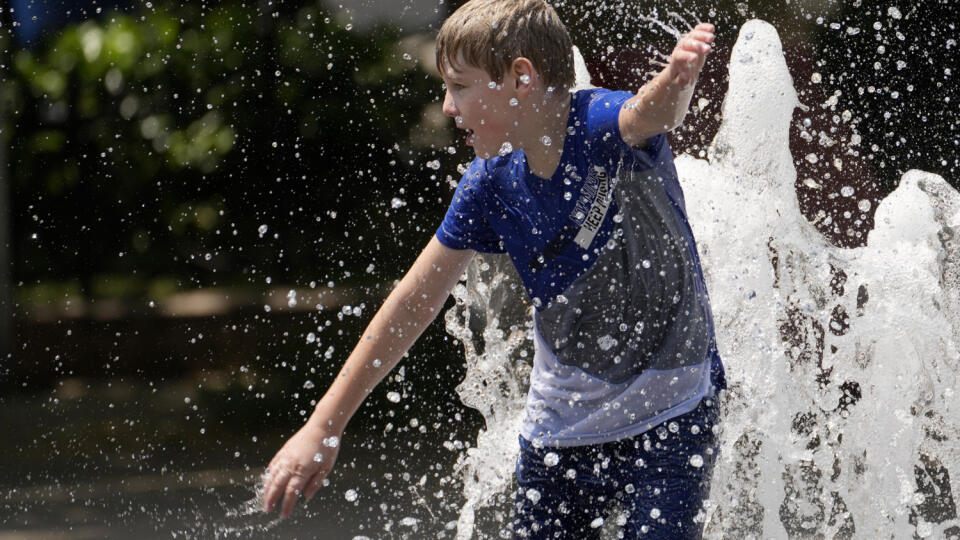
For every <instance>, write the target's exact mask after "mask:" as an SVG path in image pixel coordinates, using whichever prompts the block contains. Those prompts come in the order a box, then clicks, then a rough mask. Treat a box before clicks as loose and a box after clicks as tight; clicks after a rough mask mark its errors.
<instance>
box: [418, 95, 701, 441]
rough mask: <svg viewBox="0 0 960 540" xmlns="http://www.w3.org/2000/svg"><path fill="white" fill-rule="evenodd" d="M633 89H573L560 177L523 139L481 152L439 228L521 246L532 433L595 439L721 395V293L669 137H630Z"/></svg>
mask: <svg viewBox="0 0 960 540" xmlns="http://www.w3.org/2000/svg"><path fill="white" fill-rule="evenodd" d="M630 97H632V95H631V94H630V93H628V92H611V91H609V90H604V89H592V90H584V91H580V92H577V93H576V94H574V95H572V97H571V100H572V102H571V111H570V116H569V119H568V122H567V135H566V137H565V139H564V143H563V153H562V155H561V159H560V164H559V166H558V167H557V170H556V171H555V172H554V174H553V176H552V177H551V178H549V179H546V178H540V177H538V176H536V175H534V174H533V173H531V172H530V170H529V169H528V167H527V161H526V156H525V155H524V153H523V151H522V150H518V151H515V152H512V153H510V154H507V155H505V156H499V157H495V158H491V159H487V160H483V159H479V158H478V159H476V160H474V161H473V162H472V163H471V164H470V167H469V168H468V169H467V171H466V172H465V174H464V176H463V179H462V180H461V181H460V184H459V186H458V187H457V191H456V193H455V194H454V197H453V202H452V203H451V205H450V208H449V210H448V211H447V214H446V216H445V218H444V220H443V222H442V223H441V225H440V227H439V229H438V230H437V238H438V239H439V240H440V242H441V243H443V244H444V245H446V246H448V247H450V248H453V249H473V250H476V251H479V252H488V253H490V252H494V253H503V252H506V253H508V254H509V256H510V258H511V260H512V261H513V263H514V265H515V266H516V268H517V271H518V273H519V274H520V277H521V279H522V281H523V284H524V286H525V288H526V290H527V293H528V295H529V296H530V298H531V299H532V301H533V304H534V306H535V313H534V328H535V355H534V369H533V372H532V375H531V389H530V395H529V397H528V402H527V417H526V421H525V424H524V427H523V430H522V434H523V435H524V436H525V437H527V438H536V439H539V440H541V441H542V442H544V443H545V444H553V445H558V446H573V445H581V444H594V443H601V442H608V441H611V440H616V439H620V438H623V437H626V436H632V435H635V434H638V433H641V432H643V431H645V430H646V429H648V428H649V427H650V426H653V425H656V424H658V423H660V422H662V421H664V420H667V419H669V418H671V417H673V416H677V415H680V414H683V413H685V412H688V411H690V410H692V409H693V408H694V407H695V406H696V405H697V403H698V402H699V401H700V399H701V398H702V397H703V396H705V395H708V394H710V393H711V392H712V388H711V386H710V384H709V367H710V364H711V361H712V359H713V358H714V357H716V347H715V344H714V337H713V334H714V332H713V323H712V316H711V313H710V306H709V299H708V297H707V292H706V286H705V284H704V281H703V275H702V271H701V269H700V262H699V258H698V256H697V252H696V245H695V243H694V239H693V234H692V232H691V230H690V227H689V224H688V223H687V219H686V213H685V208H684V201H683V193H682V190H681V189H680V184H679V182H678V181H677V173H676V169H675V168H674V165H673V154H672V152H671V150H670V147H669V144H668V143H667V140H666V136H665V135H663V134H661V135H658V136H656V137H653V138H651V139H650V140H649V141H647V143H646V145H645V146H644V147H643V148H633V147H630V146H629V145H627V144H626V143H625V142H624V141H623V139H622V138H621V136H620V131H619V123H618V116H619V112H620V108H621V107H622V106H623V104H624V102H625V101H626V100H627V99H629V98H630Z"/></svg>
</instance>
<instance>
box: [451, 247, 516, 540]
mask: <svg viewBox="0 0 960 540" xmlns="http://www.w3.org/2000/svg"><path fill="white" fill-rule="evenodd" d="M466 283H467V284H469V287H468V286H467V285H466V284H464V283H460V284H457V286H456V287H455V288H454V290H453V297H454V299H456V306H454V307H453V308H451V309H450V310H449V311H447V313H446V315H445V317H446V325H447V326H446V328H447V331H448V332H449V333H450V334H452V335H453V336H454V337H456V338H457V339H458V340H460V341H461V342H462V343H463V346H464V352H465V355H466V363H467V373H466V375H465V376H464V380H463V382H462V383H461V384H460V385H459V386H458V387H457V393H458V394H459V395H460V399H461V400H462V401H463V403H464V404H466V405H468V406H470V407H473V408H475V409H477V410H478V411H480V413H481V414H482V415H483V418H484V420H485V421H486V429H482V430H481V431H480V433H479V434H478V435H477V444H476V446H475V447H473V448H469V449H467V451H466V452H465V453H464V454H463V455H461V457H460V459H459V460H458V461H457V464H456V466H455V471H456V472H457V473H458V474H460V475H461V477H462V478H463V494H464V497H465V499H466V501H465V503H464V505H463V508H462V510H461V512H460V517H459V520H458V521H457V538H458V539H468V538H471V537H472V535H473V531H474V526H475V523H476V513H477V511H478V510H480V509H482V508H486V507H490V506H495V505H497V504H498V503H501V502H503V501H502V498H503V494H504V493H506V492H508V490H509V489H510V487H511V485H512V482H513V471H514V467H515V465H516V457H517V454H518V452H519V451H520V446H519V442H518V440H517V433H519V431H520V424H521V422H522V420H523V409H524V404H525V401H526V392H527V387H526V385H525V381H526V380H527V379H528V377H529V366H528V365H527V364H526V363H524V362H522V361H519V360H520V357H521V355H524V353H525V352H526V351H525V350H524V349H523V345H524V344H525V342H526V341H527V333H528V332H530V331H531V330H530V328H529V327H528V323H527V322H526V321H528V320H529V319H530V317H529V316H527V314H526V309H525V308H524V306H523V304H522V302H520V301H519V297H520V296H519V295H520V291H522V286H521V282H520V278H519V276H517V275H516V271H515V270H513V266H512V263H511V262H510V260H509V259H508V258H507V257H506V256H504V255H478V256H476V257H475V258H474V260H473V261H472V262H471V263H470V266H469V267H468V269H467V279H466ZM527 354H528V353H527ZM499 512H501V513H502V510H500V511H499ZM498 517H499V519H497V521H499V522H500V523H505V522H507V521H509V520H507V519H505V518H504V516H498Z"/></svg>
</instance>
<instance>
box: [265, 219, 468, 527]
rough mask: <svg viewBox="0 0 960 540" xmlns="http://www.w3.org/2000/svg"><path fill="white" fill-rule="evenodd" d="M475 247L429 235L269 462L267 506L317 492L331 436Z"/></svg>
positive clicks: (433, 310)
mask: <svg viewBox="0 0 960 540" xmlns="http://www.w3.org/2000/svg"><path fill="white" fill-rule="evenodd" d="M474 253H475V252H474V251H472V250H455V249H450V248H448V247H446V246H444V245H443V244H441V243H440V241H439V240H437V237H436V236H434V237H433V238H432V239H431V240H430V242H429V243H428V244H427V247H426V248H424V250H423V252H422V253H421V254H420V256H419V257H418V258H417V260H416V261H415V262H414V263H413V266H411V267H410V270H409V271H408V272H407V274H406V275H405V276H404V277H403V279H402V280H400V283H399V284H397V286H396V288H394V289H393V291H392V292H391V293H390V295H389V296H388V297H387V299H386V300H385V301H384V303H383V305H382V306H381V307H380V309H379V310H378V311H377V314H376V315H374V317H373V320H371V321H370V324H369V325H368V326H367V328H366V330H364V332H363V336H362V337H361V338H360V342H359V343H357V346H356V347H355V348H354V349H353V352H352V353H351V354H350V356H349V357H348V358H347V360H346V362H345V363H344V365H343V368H342V369H341V370H340V374H339V375H337V378H336V379H335V380H334V382H333V383H332V384H331V385H330V388H329V389H328V390H327V393H326V394H324V396H323V398H321V400H320V402H319V403H317V406H316V408H315V409H314V412H313V414H312V415H311V416H310V418H309V419H308V420H307V422H306V423H305V424H304V426H303V427H302V428H300V430H299V431H298V432H297V433H295V434H294V435H293V436H292V437H290V439H289V440H288V441H287V442H286V444H284V445H283V447H282V448H281V449H280V451H279V452H277V455H276V456H274V458H273V459H272V460H271V461H270V465H269V466H268V467H267V475H266V481H265V486H264V500H263V505H264V510H265V511H267V512H270V511H271V510H273V508H274V506H275V505H276V503H277V502H279V501H280V500H281V498H282V499H283V504H282V506H281V509H280V514H281V517H284V518H285V517H288V516H289V515H290V513H291V512H292V511H293V507H294V505H295V504H296V502H297V498H298V497H299V496H300V495H301V494H303V495H304V497H305V498H307V499H310V498H312V497H313V495H314V494H316V492H317V490H318V489H319V488H320V486H321V485H322V482H323V479H324V478H326V476H327V474H329V473H330V470H331V469H332V468H333V463H334V461H335V460H336V457H337V451H338V449H339V445H338V444H336V443H334V442H332V441H331V439H330V437H336V438H337V439H336V440H339V438H340V437H341V435H342V433H343V430H344V428H345V427H346V425H347V421H349V420H350V417H351V416H353V413H354V412H356V410H357V409H358V408H359V407H360V404H361V403H362V402H363V400H364V398H365V397H367V394H369V393H370V392H371V391H372V390H373V388H374V387H375V386H376V385H377V384H378V383H379V382H380V381H381V380H382V379H383V378H384V377H385V376H386V375H387V373H389V372H390V370H391V369H392V368H393V367H394V366H395V365H396V364H397V362H399V361H400V358H401V357H402V356H403V354H404V353H405V352H406V351H407V349H409V348H410V347H411V346H412V345H413V343H414V341H416V339H417V338H418V337H419V336H420V334H421V333H422V332H423V330H424V329H425V328H426V327H427V325H429V324H430V322H431V321H433V319H434V318H435V317H436V315H437V313H438V312H439V311H440V309H441V308H442V307H443V304H444V302H445V301H446V299H447V296H448V295H449V294H450V291H451V290H452V289H453V286H454V285H456V283H457V280H458V279H459V278H460V275H461V274H462V273H463V271H464V269H465V268H466V267H467V263H469V262H470V259H472V258H473V255H474ZM324 441H328V442H330V443H331V444H324Z"/></svg>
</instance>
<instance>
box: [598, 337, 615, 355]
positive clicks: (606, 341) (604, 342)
mask: <svg viewBox="0 0 960 540" xmlns="http://www.w3.org/2000/svg"><path fill="white" fill-rule="evenodd" d="M616 344H617V340H616V339H614V338H613V336H611V335H610V334H607V335H605V336H602V337H600V338H599V339H597V346H599V347H600V350H602V351H609V350H610V349H612V348H613V347H614V346H615V345H616Z"/></svg>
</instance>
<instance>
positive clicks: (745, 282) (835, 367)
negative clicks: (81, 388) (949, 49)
mask: <svg viewBox="0 0 960 540" xmlns="http://www.w3.org/2000/svg"><path fill="white" fill-rule="evenodd" d="M797 105H799V102H798V101H797V97H796V93H795V92H794V88H793V84H792V80H791V78H790V75H789V73H788V71H787V67H786V63H785V61H784V58H783V51H782V48H781V44H780V40H779V38H778V36H777V32H776V31H775V30H774V28H773V27H772V26H770V25H769V24H767V23H764V22H762V21H751V22H749V23H747V24H745V25H744V26H743V28H742V30H741V33H740V37H739V39H738V40H737V44H736V45H735V47H734V50H733V54H732V57H731V60H730V86H729V90H728V93H727V96H726V99H725V101H724V105H723V124H722V127H721V129H720V131H719V133H718V134H717V137H716V139H715V140H714V142H713V145H712V147H711V150H710V152H709V155H708V160H707V161H704V160H697V159H694V158H692V157H690V156H682V157H681V158H679V159H678V160H677V168H678V171H679V173H680V178H681V182H682V184H683V188H684V192H685V194H686V200H687V208H688V213H689V216H690V222H691V224H692V226H693V229H694V232H695V234H696V237H697V242H698V245H699V247H700V252H701V255H702V257H703V263H704V264H703V265H704V268H705V274H706V277H707V282H708V285H709V288H710V292H711V297H712V304H713V308H714V314H715V316H716V322H717V330H718V335H717V338H718V342H719V347H720V352H721V355H722V357H723V359H724V361H725V364H726V366H727V373H728V378H729V380H730V382H731V389H730V392H729V393H728V394H729V395H728V399H727V401H726V403H727V409H728V410H727V414H726V418H725V421H724V432H723V433H724V435H723V449H722V452H721V456H722V457H721V460H720V461H719V463H718V466H717V469H716V471H715V474H714V483H713V491H712V496H711V500H712V503H713V504H712V513H711V516H710V521H709V523H708V527H707V532H708V536H709V537H714V538H728V537H731V536H734V535H736V536H742V537H745V538H750V537H756V538H760V537H763V538H787V537H797V536H807V535H816V534H821V535H825V536H826V537H836V536H840V537H856V538H908V537H912V536H913V535H914V534H916V535H918V536H920V537H933V538H942V537H945V536H947V534H948V530H950V529H951V528H954V529H953V530H956V529H955V528H956V527H957V525H958V523H957V520H956V512H955V503H954V500H953V496H952V493H956V492H957V489H958V487H960V486H958V485H957V480H958V478H957V473H958V472H960V471H957V470H956V469H957V466H958V465H960V445H958V442H957V436H958V435H960V418H958V417H957V414H956V411H957V408H958V406H960V402H958V396H957V394H956V393H955V391H954V386H955V384H956V379H957V374H958V369H960V354H958V344H960V253H958V247H957V243H956V239H955V231H956V230H958V229H957V228H958V227H960V194H958V193H957V191H956V190H954V189H953V188H951V187H950V186H949V185H948V184H947V183H946V182H945V181H944V180H943V179H942V178H940V177H938V176H936V175H932V174H928V173H924V172H920V171H911V172H909V173H907V174H906V175H904V177H903V178H902V180H901V182H900V185H899V187H898V188H897V189H896V190H895V191H894V192H893V193H892V194H891V195H890V196H888V197H887V198H886V199H885V200H883V201H882V202H881V204H880V206H879V207H878V209H877V214H876V226H875V229H874V230H873V231H872V232H870V234H869V236H868V242H867V245H866V246H865V247H862V248H858V249H839V248H835V247H832V246H830V245H829V244H828V243H827V242H826V241H825V240H824V239H823V238H822V237H821V236H820V234H819V233H818V232H817V231H816V230H815V229H814V228H813V227H812V226H811V225H810V224H809V223H808V222H807V220H806V219H805V218H804V216H803V215H802V214H801V213H800V210H799V205H798V203H797V198H796V190H795V187H794V186H795V180H796V170H795V169H794V167H793V163H792V157H791V155H790V150H789V144H788V142H789V129H790V121H791V115H792V113H793V109H794V108H795V107H796V106H797ZM853 187H854V189H856V188H857V186H853ZM951 472H953V473H954V474H953V477H951V476H950V473H951ZM951 509H952V510H951ZM930 519H934V520H936V521H940V523H938V524H936V525H934V524H931V523H929V522H928V521H927V520H930Z"/></svg>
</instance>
